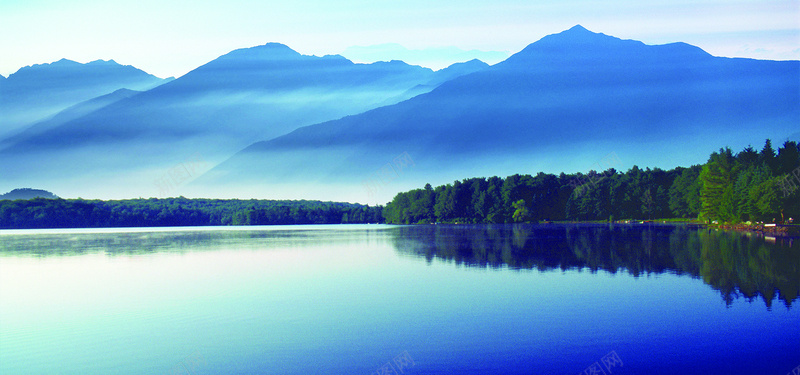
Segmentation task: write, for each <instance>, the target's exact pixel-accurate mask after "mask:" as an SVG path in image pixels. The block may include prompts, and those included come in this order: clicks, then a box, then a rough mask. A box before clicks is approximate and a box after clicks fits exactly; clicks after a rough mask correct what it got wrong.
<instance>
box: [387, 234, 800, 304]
mask: <svg viewBox="0 0 800 375" xmlns="http://www.w3.org/2000/svg"><path fill="white" fill-rule="evenodd" d="M392 234H393V241H394V245H395V248H396V249H397V251H398V252H400V253H401V254H412V255H413V256H418V257H424V258H425V259H426V260H427V261H428V262H431V261H432V260H433V259H442V260H445V261H450V262H454V263H455V264H459V265H465V266H469V267H485V268H501V267H508V268H511V269H537V270H541V271H546V270H553V269H560V270H568V269H589V270H591V271H592V272H596V271H598V270H603V271H607V272H611V273H616V272H620V271H624V272H628V273H630V274H632V275H634V276H637V277H638V276H640V275H642V274H651V273H655V274H659V273H665V272H669V273H673V274H679V275H681V274H685V275H689V276H692V277H696V278H702V280H703V281H704V282H705V283H706V284H708V285H709V286H711V287H712V288H714V289H716V290H718V291H720V293H721V294H722V297H723V299H724V300H725V302H726V303H727V304H729V305H730V304H731V303H732V302H733V300H734V299H736V298H746V299H748V300H751V301H752V300H753V299H756V298H758V297H759V296H760V297H761V298H762V299H763V301H764V302H765V303H766V305H767V307H771V306H772V303H773V301H774V300H775V298H776V297H777V298H778V299H779V300H780V301H783V302H784V304H786V306H787V307H791V304H792V303H793V302H794V301H795V300H796V299H797V298H798V296H800V251H799V250H800V248H798V246H797V245H796V244H794V239H774V238H768V239H765V238H763V237H758V236H753V235H747V234H743V233H736V232H727V231H717V230H710V229H700V228H691V227H686V226H673V225H605V224H598V225H586V224H581V225H524V224H520V225H491V226H485V225H480V226H469V225H428V226H413V227H400V228H395V229H394V230H393V231H392Z"/></svg>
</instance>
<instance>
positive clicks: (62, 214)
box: [0, 197, 383, 229]
mask: <svg viewBox="0 0 800 375" xmlns="http://www.w3.org/2000/svg"><path fill="white" fill-rule="evenodd" d="M381 209H382V208H381V207H380V206H378V207H370V206H365V205H360V204H351V203H335V202H319V201H272V200H255V199H253V200H222V199H187V198H182V197H181V198H169V199H155V198H151V199H130V200H113V201H100V200H82V199H43V198H36V199H32V200H14V201H0V228H4V229H28V228H104V227H156V226H205V225H208V226H212V225H274V224H349V223H377V222H382V221H383V218H382V216H381Z"/></svg>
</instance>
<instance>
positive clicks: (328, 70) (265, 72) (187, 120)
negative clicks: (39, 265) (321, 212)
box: [0, 26, 800, 204]
mask: <svg viewBox="0 0 800 375" xmlns="http://www.w3.org/2000/svg"><path fill="white" fill-rule="evenodd" d="M112 63H113V62H102V63H98V62H95V63H89V64H78V65H80V66H82V67H83V68H88V67H94V68H96V69H98V70H97V72H95V73H93V74H94V75H96V77H95V76H93V78H92V79H89V78H86V79H82V78H78V76H77V75H75V76H74V77H73V76H70V77H73V78H64V79H63V82H61V81H59V80H53V79H48V78H46V77H49V75H48V74H50V73H48V72H47V71H48V68H53V66H55V67H60V66H61V65H64V66H65V67H68V66H71V67H73V68H75V69H77V68H78V66H75V65H74V64H77V63H71V62H66V61H64V60H62V61H60V62H57V63H53V64H45V65H42V66H35V67H29V68H23V69H20V71H19V72H17V73H15V74H13V75H11V76H10V77H9V78H7V79H0V91H2V94H1V96H0V98H2V101H1V103H3V104H2V105H1V106H0V110H4V111H6V110H10V109H9V108H11V109H15V110H16V111H17V112H18V114H17V115H15V116H16V117H15V118H16V119H20V118H22V117H24V116H22V115H20V114H24V113H28V114H29V115H28V118H30V119H31V120H30V121H28V122H26V123H25V125H24V126H19V127H18V128H16V131H15V132H14V134H8V135H7V136H5V137H0V138H4V140H2V139H0V175H2V176H3V181H2V182H3V183H5V184H8V185H11V186H36V185H38V186H42V184H44V183H47V185H46V186H57V187H58V189H59V191H60V192H61V193H63V194H65V196H75V197H76V196H84V197H100V198H128V197H138V196H143V197H149V196H155V195H157V194H166V195H186V196H197V197H220V198H229V197H240V198H250V197H254V198H272V199H323V200H339V201H352V202H362V203H373V204H374V203H381V204H382V203H385V202H387V201H388V200H389V199H391V197H392V196H393V195H394V193H396V192H397V191H402V190H407V189H409V188H416V187H419V186H422V185H424V183H426V182H430V183H432V184H434V185H436V184H443V183H447V182H452V180H454V179H461V178H466V177H477V176H490V175H502V176H505V175H510V174H514V173H535V172H538V171H544V172H550V173H558V172H561V171H564V172H575V171H584V172H585V171H588V170H589V169H605V168H607V167H614V168H617V169H623V168H628V167H630V166H632V165H634V164H638V165H640V166H651V167H652V166H658V167H664V168H672V167H675V166H678V165H685V166H687V165H691V164H695V163H700V162H704V161H705V160H704V158H705V157H707V155H708V154H709V153H710V152H711V151H714V150H715V149H716V148H718V147H720V146H722V145H728V146H731V147H732V148H734V149H741V148H742V147H744V146H746V145H747V144H748V143H750V142H760V141H761V140H763V139H765V138H773V140H774V141H776V142H778V141H780V140H782V139H783V137H788V136H790V135H791V134H793V133H796V132H797V124H798V123H800V62H798V61H760V60H750V59H730V58H720V57H714V56H711V55H709V54H708V53H706V52H704V51H703V50H701V49H699V48H697V47H694V46H691V45H687V44H684V43H674V44H667V45H656V46H651V45H645V44H644V43H641V42H638V41H632V40H621V39H618V38H614V37H611V36H607V35H604V34H599V33H594V32H591V31H588V30H586V29H584V28H583V27H581V26H576V27H574V28H572V29H569V30H567V31H564V32H562V33H559V34H554V35H550V36H547V37H545V38H543V39H541V40H539V41H537V42H535V43H532V44H531V45H529V46H528V47H526V48H525V49H524V50H522V51H520V52H519V53H517V54H515V55H513V56H511V57H510V58H508V59H507V60H505V61H503V62H501V63H499V64H496V65H493V66H488V65H487V64H485V63H482V62H480V61H477V60H474V61H469V62H465V63H461V64H455V65H453V66H451V67H449V68H447V69H443V70H440V71H435V72H434V71H432V70H430V69H426V68H422V67H418V66H413V65H408V64H406V63H404V62H401V61H391V62H379V63H374V64H355V63H353V62H351V61H349V60H347V59H345V58H343V57H341V56H323V57H317V56H305V55H301V54H299V53H297V52H295V51H293V50H292V49H290V48H289V47H287V46H285V45H282V44H277V43H270V44H266V45H263V46H257V47H252V48H245V49H239V50H235V51H232V52H230V53H228V54H226V55H223V56H221V57H219V58H217V59H215V60H213V61H211V62H209V63H207V64H205V65H203V66H201V67H198V68H197V69H195V70H193V71H191V72H190V73H188V74H186V75H184V76H183V77H180V78H178V79H175V80H172V81H170V82H166V83H165V82H164V81H163V80H158V79H156V81H151V82H150V83H151V84H153V85H154V86H155V87H154V88H147V87H139V88H137V87H132V86H131V85H127V86H126V85H122V86H121V83H120V82H121V81H119V80H117V81H114V83H113V84H108V85H107V86H105V87H106V88H107V91H104V92H100V91H102V90H97V91H96V92H94V93H93V94H88V93H86V94H84V95H77V94H75V95H73V94H68V93H69V92H75V93H78V92H81V93H84V92H86V91H85V90H84V91H82V90H83V89H81V90H78V89H76V88H75V87H79V86H80V87H82V86H81V85H83V86H91V87H99V86H102V85H100V84H99V83H97V84H94V83H92V82H101V81H104V79H103V78H102V77H103V74H101V73H100V72H101V71H104V70H103V69H104V65H109V66H113V65H117V66H119V65H118V64H115V63H113V64H112ZM93 64H94V65H93ZM33 68H36V69H33ZM83 68H82V69H83ZM128 68H130V67H128ZM31 69H33V70H31ZM132 69H133V68H132ZM28 70H30V71H28ZM37 72H38V75H37V74H35V73H37ZM139 72H141V71H139ZM20 73H25V74H22V75H20ZM141 73H143V74H145V76H147V75H146V73H144V72H141ZM90 75H92V74H90ZM137 76H139V75H137ZM26 77H27V78H26ZM141 77H144V76H141ZM23 78H26V79H28V80H29V81H31V82H38V84H39V86H35V85H30V87H29V88H28V90H27V91H24V90H22V89H21V88H20V87H21V84H20V83H16V85H17V86H15V87H16V88H14V89H13V90H11V89H8V87H9V85H10V82H11V81H12V79H13V80H17V81H19V82H21V80H22V79H23ZM153 78H154V77H153ZM50 81H52V82H50ZM42 82H50V83H49V85H50V86H46V85H44V84H43V83H42ZM59 82H60V83H59ZM22 86H24V85H22ZM111 86H113V87H114V88H113V89H111V88H110V87H111ZM62 87H66V88H72V89H62ZM123 87H124V88H126V89H128V90H122V91H117V90H119V89H121V88H123ZM14 90H17V91H14ZM20 90H21V91H20ZM70 90H73V91H70ZM132 90H136V91H142V92H136V91H132ZM14 92H27V94H25V95H28V96H17V95H15V94H13V93H14ZM37 92H38V93H40V96H42V97H50V96H53V97H54V98H60V99H59V100H60V103H61V104H59V105H60V106H61V107H59V109H58V110H52V108H55V106H52V105H49V107H48V108H51V110H50V112H48V113H49V115H48V116H41V113H43V112H42V111H39V110H38V109H37V108H39V107H42V108H43V105H40V104H41V103H40V100H38V99H35V98H34V96H35V93H37ZM51 92H52V93H53V94H52V95H51ZM12 96H13V97H14V99H13V100H8V101H7V100H6V98H10V97H12ZM25 98H27V99H25ZM67 99H68V100H67ZM55 101H56V100H55V99H54V100H53V101H52V102H55ZM12 102H13V103H15V104H14V105H12V104H13V103H12ZM48 103H49V101H48ZM65 103H66V104H65ZM30 113H37V114H38V115H36V116H34V115H30ZM45 117H46V118H45ZM3 129H8V128H6V127H3ZM0 134H2V133H0ZM611 161H613V163H611ZM212 167H213V169H212ZM209 169H210V171H209ZM204 172H207V173H205V174H203V173H204ZM201 174H202V176H201ZM198 176H199V178H198ZM164 181H167V182H168V185H169V188H167V189H165V188H164V185H165V184H164ZM0 187H2V186H0Z"/></svg>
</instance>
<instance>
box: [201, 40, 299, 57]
mask: <svg viewBox="0 0 800 375" xmlns="http://www.w3.org/2000/svg"><path fill="white" fill-rule="evenodd" d="M302 57H303V55H301V54H300V53H298V52H297V51H295V50H293V49H291V48H289V46H287V45H285V44H281V43H267V44H264V45H260V46H255V47H249V48H240V49H237V50H233V51H231V52H228V53H227V54H225V55H222V56H220V57H219V58H218V59H217V60H244V61H248V60H249V61H265V60H266V61H270V60H272V61H280V60H297V59H300V58H302Z"/></svg>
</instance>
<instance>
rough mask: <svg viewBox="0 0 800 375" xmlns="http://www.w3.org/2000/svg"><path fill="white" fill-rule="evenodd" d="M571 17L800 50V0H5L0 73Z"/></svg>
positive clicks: (651, 39)
mask: <svg viewBox="0 0 800 375" xmlns="http://www.w3.org/2000/svg"><path fill="white" fill-rule="evenodd" d="M576 24H581V25H583V26H584V27H586V28H588V29H589V30H592V31H595V32H602V33H605V34H609V35H613V36H617V37H620V38H625V39H637V40H641V41H643V42H645V43H648V44H663V43H669V42H676V41H683V42H687V43H690V44H694V45H697V46H699V47H701V48H703V49H705V50H706V51H708V52H709V53H711V54H713V55H717V56H731V57H734V56H735V57H752V58H759V59H775V60H786V59H792V60H797V59H800V0H789V1H787V0H747V1H737V0H693V1H686V0H677V1H675V0H652V1H632V0H609V1H587V0H564V1H558V2H555V1H536V0H534V1H530V0H529V1H518V0H495V1H492V2H488V1H472V0H458V1H455V0H443V1H435V2H433V1H430V0H425V1H422V0H403V1H396V0H393V1H383V0H369V1H366V0H345V1H338V2H330V1H319V0H293V1H285V2H270V1H247V0H227V1H224V2H222V1H220V2H216V1H207V0H191V1H189V0H177V1H172V0H158V1H156V0H135V1H133V0H125V1H122V0H67V1H64V0H0V74H2V75H3V76H6V77H7V76H8V75H9V74H11V73H13V72H15V71H16V70H17V69H19V68H20V67H23V66H26V65H31V64H37V63H46V62H53V61H57V60H59V59H61V58H68V59H71V60H76V61H79V62H88V61H92V60H97V59H114V60H116V61H117V62H119V63H122V64H126V65H134V66H136V67H138V68H141V69H143V70H146V71H148V72H150V73H153V74H156V75H158V76H161V77H166V76H180V75H182V74H185V73H186V72H188V71H189V70H191V69H193V68H195V67H197V66H199V65H201V64H204V63H206V62H208V61H210V60H212V59H214V58H216V57H217V56H219V55H222V54H224V53H227V52H229V51H230V50H233V49H236V48H243V47H250V46H254V45H260V44H264V43H266V42H280V43H284V44H286V45H288V46H290V47H292V48H293V49H295V50H296V51H298V52H301V53H304V54H309V55H312V54H313V55H324V54H335V53H342V52H343V51H345V49H347V48H348V47H351V46H370V45H377V44H383V43H399V44H401V45H403V46H404V47H406V48H408V49H412V50H425V49H431V48H442V47H458V48H459V49H462V50H482V51H506V52H508V53H515V52H518V51H519V50H521V49H522V48H524V47H525V46H526V45H528V44H530V43H532V42H534V41H536V40H538V39H540V38H541V37H543V36H545V35H547V34H553V33H557V32H560V31H563V30H565V29H568V28H570V27H572V26H574V25H576ZM432 51H435V50H432ZM439 52H441V51H439ZM400 58H402V57H400ZM453 62H455V61H453ZM493 62H496V61H493ZM417 63H420V64H423V62H417ZM441 63H442V62H441V61H439V62H433V61H432V62H431V63H430V64H429V65H437V64H439V65H440V64H441ZM490 63H492V61H490ZM432 67H434V68H440V67H441V66H432Z"/></svg>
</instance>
